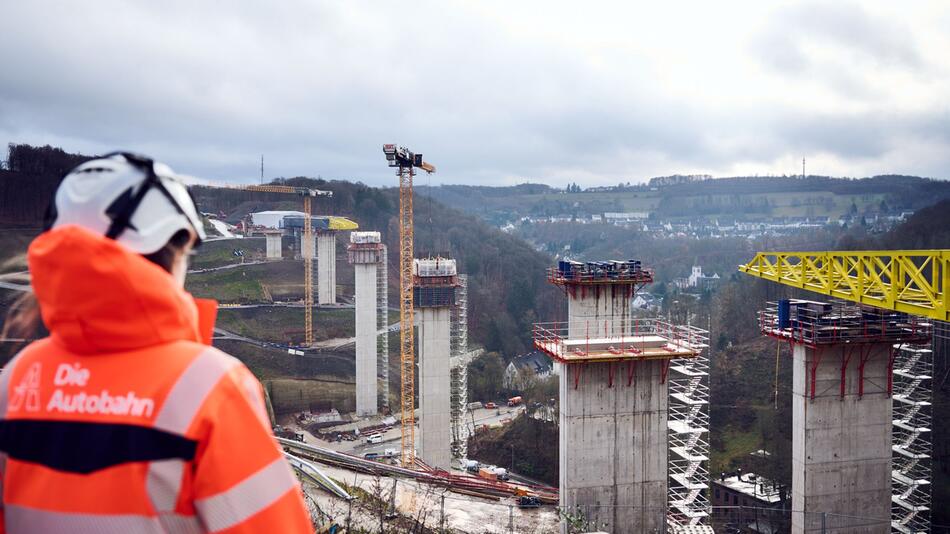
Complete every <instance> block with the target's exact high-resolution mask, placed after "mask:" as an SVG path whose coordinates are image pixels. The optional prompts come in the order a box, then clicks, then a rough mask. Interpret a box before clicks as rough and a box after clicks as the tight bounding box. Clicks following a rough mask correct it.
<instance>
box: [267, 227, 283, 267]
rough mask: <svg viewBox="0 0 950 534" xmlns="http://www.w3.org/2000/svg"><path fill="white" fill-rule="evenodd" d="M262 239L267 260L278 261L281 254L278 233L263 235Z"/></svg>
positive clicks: (279, 235)
mask: <svg viewBox="0 0 950 534" xmlns="http://www.w3.org/2000/svg"><path fill="white" fill-rule="evenodd" d="M264 239H265V242H266V244H267V247H266V248H267V259H269V260H279V259H280V258H281V257H282V256H283V254H282V252H281V246H280V245H281V234H278V233H267V234H264Z"/></svg>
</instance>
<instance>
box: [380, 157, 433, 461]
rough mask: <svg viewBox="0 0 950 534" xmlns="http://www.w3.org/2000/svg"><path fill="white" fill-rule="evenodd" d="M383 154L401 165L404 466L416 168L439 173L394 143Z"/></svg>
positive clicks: (410, 439)
mask: <svg viewBox="0 0 950 534" xmlns="http://www.w3.org/2000/svg"><path fill="white" fill-rule="evenodd" d="M383 153H384V154H385V155H386V160H387V161H388V162H389V166H390V167H394V168H398V169H399V171H398V176H399V322H400V329H399V371H400V373H399V374H400V386H401V387H400V392H399V406H400V412H401V413H400V415H401V417H402V453H401V454H402V455H401V460H402V465H403V467H412V466H413V464H414V463H415V454H416V451H415V446H416V428H415V389H416V388H415V368H416V353H415V340H414V335H415V334H414V332H413V312H414V310H413V302H412V285H413V284H412V260H413V254H414V251H413V223H412V177H413V175H414V174H415V173H414V171H413V168H414V167H418V168H420V169H422V170H424V171H426V172H427V173H429V174H431V173H433V172H435V166H433V165H430V164H429V163H426V162H425V161H422V154H414V153H412V152H411V151H409V149H407V148H405V147H401V146H396V145H393V144H388V145H383Z"/></svg>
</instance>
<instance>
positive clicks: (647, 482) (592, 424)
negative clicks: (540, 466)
mask: <svg viewBox="0 0 950 534" xmlns="http://www.w3.org/2000/svg"><path fill="white" fill-rule="evenodd" d="M569 367H577V366H574V365H572V366H569ZM580 367H583V370H582V374H581V376H580V380H579V381H578V385H577V389H574V369H569V370H568V372H563V373H561V374H560V377H559V381H560V428H559V441H560V480H559V482H560V483H559V486H560V488H561V492H560V495H561V506H563V507H566V508H567V509H574V508H575V507H578V506H579V507H580V508H581V509H582V510H584V511H585V512H584V513H585V514H586V515H587V518H588V519H589V520H594V521H595V524H596V525H598V527H599V528H601V529H603V530H605V531H607V532H613V533H615V534H621V533H632V532H643V533H647V532H663V528H664V525H665V521H666V499H667V416H668V396H667V395H668V394H667V383H663V384H660V362H659V361H656V360H652V361H643V362H639V363H638V364H637V369H636V377H637V380H636V383H635V384H633V385H632V386H630V387H627V385H626V377H625V368H626V366H618V365H617V364H614V373H615V376H614V381H613V387H608V378H609V373H610V369H609V364H606V363H597V364H587V365H581V366H580ZM621 377H623V378H622V379H621ZM566 528H567V527H566V525H562V530H561V531H562V532H565V533H566V532H567V530H566ZM655 529H658V530H655Z"/></svg>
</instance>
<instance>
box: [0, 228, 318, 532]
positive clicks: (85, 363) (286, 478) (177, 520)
mask: <svg viewBox="0 0 950 534" xmlns="http://www.w3.org/2000/svg"><path fill="white" fill-rule="evenodd" d="M28 258H29V265H30V271H31V273H32V276H33V287H34V290H35V292H36V297H37V299H38V301H39V304H40V309H41V312H42V316H43V322H44V323H45V324H46V326H47V327H48V328H49V331H50V337H49V338H46V339H43V340H40V341H37V342H35V343H32V344H31V345H29V346H28V347H26V348H25V349H24V350H23V351H21V352H20V353H19V354H18V355H17V356H16V357H14V359H13V360H12V361H11V362H10V363H9V364H8V365H7V366H6V367H5V368H4V369H3V373H2V374H0V474H2V477H0V481H2V488H0V490H2V495H3V499H2V509H0V520H2V521H0V534H2V533H5V532H6V533H10V534H19V533H23V532H43V533H60V532H62V533H66V532H88V533H92V532H95V533H104V534H111V533H115V534H126V533H129V532H147V533H165V532H175V533H177V532H183V533H190V532H227V533H245V532H264V531H268V532H274V533H277V532H280V533H285V532H312V530H313V529H312V527H311V524H310V519H309V515H308V513H307V510H306V507H305V505H304V502H303V497H302V494H301V492H300V488H299V485H298V483H297V480H296V478H295V477H294V475H293V473H292V472H291V470H290V468H289V466H288V465H287V462H286V460H285V459H284V457H283V454H282V452H281V450H280V448H279V446H278V445H277V443H276V442H275V440H274V438H273V435H272V434H271V430H270V424H269V422H268V418H267V415H266V409H265V406H264V400H263V396H262V389H261V385H260V383H259V382H258V381H257V380H256V379H255V378H254V376H253V375H252V374H251V373H250V371H248V370H247V368H246V367H244V365H242V364H241V363H240V362H239V361H238V360H236V359H234V358H232V357H231V356H228V355H227V354H224V353H223V352H221V351H219V350H217V349H214V348H212V347H210V346H209V345H208V343H209V342H210V338H211V330H212V327H213V322H214V317H213V315H214V309H215V307H214V303H213V302H202V301H196V300H195V299H193V298H192V297H191V296H190V295H189V294H188V293H186V292H185V291H183V290H182V289H180V288H178V287H177V286H176V284H175V282H174V280H173V279H172V277H171V276H170V275H169V274H168V273H166V272H165V271H164V270H162V269H161V268H160V267H158V266H156V265H154V264H152V263H151V262H149V261H148V260H146V259H145V258H143V257H142V256H140V255H138V254H135V253H133V252H131V251H129V250H128V249H126V248H124V247H122V246H121V245H119V244H118V243H116V242H115V241H113V240H111V239H107V238H105V237H102V236H98V235H95V234H93V233H91V232H88V231H86V230H84V229H82V228H80V227H76V226H64V227H62V228H58V229H55V230H52V231H49V232H46V233H44V234H43V235H41V236H39V237H38V238H36V240H34V241H33V243H32V244H31V245H30V249H29V255H28Z"/></svg>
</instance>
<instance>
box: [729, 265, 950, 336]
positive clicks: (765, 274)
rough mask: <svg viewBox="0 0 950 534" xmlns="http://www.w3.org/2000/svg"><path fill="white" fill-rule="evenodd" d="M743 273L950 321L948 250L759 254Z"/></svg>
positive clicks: (742, 270)
mask: <svg viewBox="0 0 950 534" xmlns="http://www.w3.org/2000/svg"><path fill="white" fill-rule="evenodd" d="M739 271H741V272H743V273H746V274H749V275H752V276H757V277H759V278H764V279H765V280H771V281H773V282H778V283H780V284H785V285H788V286H792V287H797V288H801V289H807V290H809V291H815V292H817V293H821V294H823V295H828V296H831V297H836V298H839V299H842V300H848V301H852V302H858V303H861V304H867V305H870V306H876V307H878V308H884V309H888V310H896V311H900V312H905V313H912V314H916V315H922V316H925V317H930V318H932V319H939V320H941V321H947V320H950V294H948V293H947V291H946V288H947V287H950V250H875V251H853V252H852V251H848V252H831V251H826V252H759V253H758V254H756V255H755V257H754V258H752V261H750V262H749V263H747V264H745V265H740V266H739Z"/></svg>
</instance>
